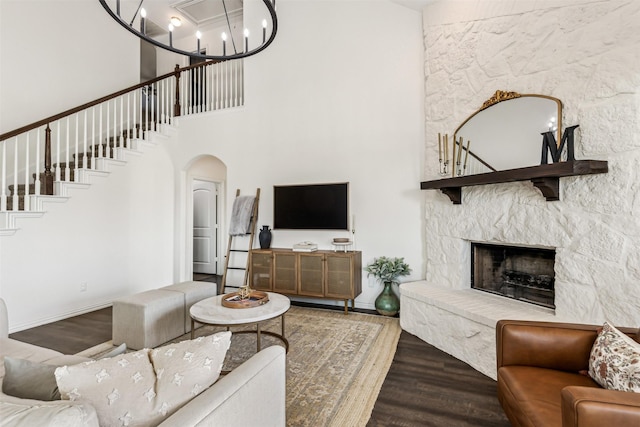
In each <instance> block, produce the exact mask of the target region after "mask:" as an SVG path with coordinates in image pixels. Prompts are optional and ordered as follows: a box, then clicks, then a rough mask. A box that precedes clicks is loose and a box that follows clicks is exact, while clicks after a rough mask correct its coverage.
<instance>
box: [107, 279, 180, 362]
mask: <svg viewBox="0 0 640 427" xmlns="http://www.w3.org/2000/svg"><path fill="white" fill-rule="evenodd" d="M184 316H185V313H184V294H182V293H181V292H175V291H168V290H163V289H154V290H151V291H145V292H141V293H139V294H134V295H129V296H126V297H124V298H120V299H117V300H115V301H114V302H113V327H112V332H113V344H114V345H119V344H122V343H126V344H127V347H128V348H132V349H134V350H140V349H142V348H153V347H156V346H158V345H160V344H163V343H165V342H167V341H169V340H172V339H174V338H176V337H179V336H180V335H183V334H184Z"/></svg>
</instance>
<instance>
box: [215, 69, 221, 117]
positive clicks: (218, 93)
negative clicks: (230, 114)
mask: <svg viewBox="0 0 640 427" xmlns="http://www.w3.org/2000/svg"><path fill="white" fill-rule="evenodd" d="M221 92H222V83H221V81H220V62H218V63H217V64H216V110H219V109H220V93H221Z"/></svg>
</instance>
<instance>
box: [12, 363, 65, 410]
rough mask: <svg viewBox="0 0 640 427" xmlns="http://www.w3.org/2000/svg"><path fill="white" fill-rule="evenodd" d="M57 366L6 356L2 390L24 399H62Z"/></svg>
mask: <svg viewBox="0 0 640 427" xmlns="http://www.w3.org/2000/svg"><path fill="white" fill-rule="evenodd" d="M55 370H56V366H53V365H46V364H44V363H38V362H32V361H30V360H25V359H15V358H13V357H9V356H5V357H4V378H3V380H2V392H3V393H5V394H8V395H11V396H15V397H20V398H22V399H36V400H44V401H50V400H60V392H59V391H58V384H56V377H55V376H54V371H55Z"/></svg>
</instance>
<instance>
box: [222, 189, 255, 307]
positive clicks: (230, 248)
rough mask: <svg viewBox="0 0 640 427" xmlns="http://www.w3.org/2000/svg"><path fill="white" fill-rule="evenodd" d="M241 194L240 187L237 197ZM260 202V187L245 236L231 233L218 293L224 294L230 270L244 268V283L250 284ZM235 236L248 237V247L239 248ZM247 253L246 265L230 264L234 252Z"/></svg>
mask: <svg viewBox="0 0 640 427" xmlns="http://www.w3.org/2000/svg"><path fill="white" fill-rule="evenodd" d="M239 196H240V189H238V190H236V199H237V198H238V197H239ZM259 204H260V189H259V188H258V189H257V190H256V197H255V199H254V201H253V210H252V213H251V219H250V220H249V229H248V231H247V233H246V234H245V235H243V236H233V235H231V234H229V243H228V244H227V256H226V258H225V262H224V273H223V275H222V280H221V281H220V283H219V284H218V295H222V294H223V293H224V290H225V288H226V286H227V278H228V272H229V270H241V271H242V270H244V279H243V281H242V285H243V286H246V285H247V284H248V279H249V274H248V273H249V258H250V253H249V252H250V251H251V249H252V248H253V238H254V236H255V234H256V227H257V226H256V224H257V223H258V205H259ZM234 237H243V238H247V237H248V240H249V241H248V244H247V249H237V248H235V247H234ZM236 253H240V254H246V262H245V264H244V267H241V266H230V265H229V264H230V259H231V255H232V254H236ZM229 287H231V288H240V286H229Z"/></svg>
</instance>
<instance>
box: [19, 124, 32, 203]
mask: <svg viewBox="0 0 640 427" xmlns="http://www.w3.org/2000/svg"><path fill="white" fill-rule="evenodd" d="M29 181H30V179H29V132H27V141H26V143H25V150H24V210H25V212H28V211H30V210H31V209H30V206H29ZM17 191H18V187H16V192H17Z"/></svg>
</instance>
